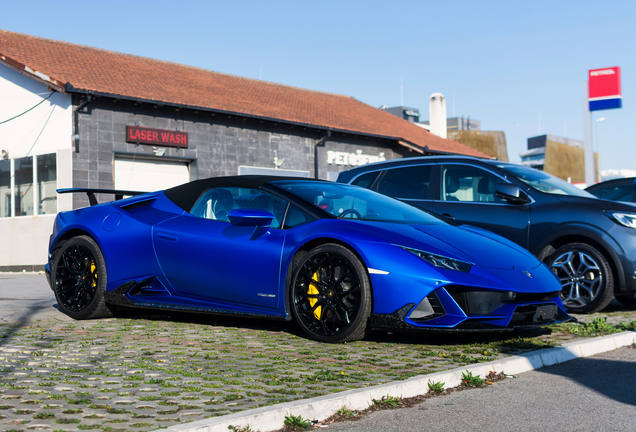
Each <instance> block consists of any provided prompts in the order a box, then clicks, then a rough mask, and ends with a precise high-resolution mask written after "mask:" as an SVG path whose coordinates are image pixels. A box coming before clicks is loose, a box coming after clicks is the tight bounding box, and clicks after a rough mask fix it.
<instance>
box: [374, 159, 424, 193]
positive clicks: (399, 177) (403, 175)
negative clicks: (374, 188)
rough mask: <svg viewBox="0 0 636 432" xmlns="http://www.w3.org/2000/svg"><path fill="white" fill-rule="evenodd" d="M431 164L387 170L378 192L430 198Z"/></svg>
mask: <svg viewBox="0 0 636 432" xmlns="http://www.w3.org/2000/svg"><path fill="white" fill-rule="evenodd" d="M430 178H431V165H418V166H410V167H404V168H393V169H390V170H388V171H387V172H386V174H385V175H384V177H383V178H382V180H380V186H379V187H378V192H380V193H381V194H384V195H388V196H392V197H395V198H403V199H421V200H425V199H428V191H429V186H430Z"/></svg>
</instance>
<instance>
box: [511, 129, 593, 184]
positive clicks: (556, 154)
mask: <svg viewBox="0 0 636 432" xmlns="http://www.w3.org/2000/svg"><path fill="white" fill-rule="evenodd" d="M583 146H584V142H583V141H578V140H573V139H569V138H562V137H558V136H554V135H540V136H536V137H532V138H528V150H526V151H524V152H522V153H521V154H520V155H519V156H521V164H522V165H526V166H529V167H531V168H535V169H538V170H541V171H545V172H547V173H549V174H552V175H555V176H557V177H559V178H562V179H563V180H566V181H569V182H571V183H585V150H584V149H583ZM596 158H597V155H596V153H595V154H594V159H595V161H596ZM594 166H595V167H596V166H597V165H596V162H595V163H594ZM594 178H595V179H596V181H598V172H596V168H595V173H594Z"/></svg>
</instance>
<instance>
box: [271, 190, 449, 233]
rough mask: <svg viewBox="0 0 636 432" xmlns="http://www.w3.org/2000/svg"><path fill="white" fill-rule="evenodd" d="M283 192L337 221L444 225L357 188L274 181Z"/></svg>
mask: <svg viewBox="0 0 636 432" xmlns="http://www.w3.org/2000/svg"><path fill="white" fill-rule="evenodd" d="M271 184H273V185H275V186H277V187H279V188H281V189H284V190H286V191H288V192H291V193H292V194H294V195H296V196H297V197H299V198H301V199H303V200H304V201H307V202H308V203H310V204H312V205H315V206H316V207H319V208H321V209H322V210H324V211H326V212H327V213H330V214H332V215H334V216H336V217H338V218H346V219H357V220H365V221H376V222H394V223H404V224H417V225H422V224H425V225H446V222H444V221H442V220H440V219H439V218H437V217H435V216H433V215H431V214H429V213H427V212H425V211H424V210H420V209H418V208H416V207H412V206H410V205H408V204H405V203H403V202H401V201H398V200H396V199H393V198H390V197H387V196H385V195H381V194H379V193H377V192H373V191H370V190H368V189H364V188H361V187H358V186H351V185H345V184H340V183H327V182H310V181H302V180H299V181H295V180H290V181H275V182H272V183H271Z"/></svg>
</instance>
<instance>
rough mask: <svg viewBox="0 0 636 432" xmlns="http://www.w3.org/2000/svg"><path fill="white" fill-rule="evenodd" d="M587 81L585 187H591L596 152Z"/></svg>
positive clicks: (584, 113)
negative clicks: (593, 144) (593, 146)
mask: <svg viewBox="0 0 636 432" xmlns="http://www.w3.org/2000/svg"><path fill="white" fill-rule="evenodd" d="M588 97H589V96H588V87H587V81H585V82H583V128H584V129H585V131H584V132H585V185H586V186H591V185H593V184H594V182H595V178H594V151H593V150H592V112H591V111H590V104H589V102H588Z"/></svg>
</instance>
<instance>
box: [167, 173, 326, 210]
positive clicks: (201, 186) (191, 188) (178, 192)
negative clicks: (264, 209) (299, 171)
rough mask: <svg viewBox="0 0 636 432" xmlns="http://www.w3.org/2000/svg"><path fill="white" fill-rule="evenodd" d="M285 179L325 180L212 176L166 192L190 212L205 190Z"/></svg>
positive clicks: (261, 184)
mask: <svg viewBox="0 0 636 432" xmlns="http://www.w3.org/2000/svg"><path fill="white" fill-rule="evenodd" d="M285 180H306V181H324V180H315V179H312V178H306V177H283V176H267V175H239V176H228V177H211V178H207V179H201V180H194V181H191V182H190V183H185V184H182V185H179V186H175V187H173V188H170V189H166V190H165V191H164V193H165V194H166V196H167V197H168V198H169V199H170V201H172V202H173V203H175V204H176V205H178V206H179V207H181V208H182V209H183V210H185V211H187V212H189V211H190V210H192V206H194V203H195V202H196V201H197V200H198V199H199V197H200V196H201V195H202V194H203V193H204V192H205V191H207V190H208V189H211V188H213V187H220V186H236V187H245V188H251V189H259V188H260V187H261V186H263V185H264V184H266V183H271V182H274V181H285Z"/></svg>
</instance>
